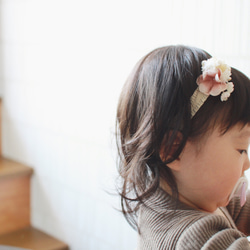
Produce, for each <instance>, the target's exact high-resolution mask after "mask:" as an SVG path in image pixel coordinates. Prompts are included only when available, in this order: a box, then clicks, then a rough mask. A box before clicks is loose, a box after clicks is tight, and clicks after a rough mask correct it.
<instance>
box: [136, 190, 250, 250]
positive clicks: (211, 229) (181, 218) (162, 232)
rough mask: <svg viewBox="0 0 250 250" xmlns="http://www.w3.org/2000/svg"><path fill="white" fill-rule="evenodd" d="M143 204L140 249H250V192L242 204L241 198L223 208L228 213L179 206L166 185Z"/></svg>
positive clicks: (140, 222) (140, 221) (140, 223)
mask: <svg viewBox="0 0 250 250" xmlns="http://www.w3.org/2000/svg"><path fill="white" fill-rule="evenodd" d="M146 205H147V206H150V207H151V208H149V207H147V206H145V205H142V206H141V208H140V213H139V219H138V224H139V228H140V234H139V236H138V250H142V249H143V250H145V249H147V250H149V249H150V250H158V249H162V250H163V249H171V250H172V249H177V250H196V249H197V250H198V249H199V250H200V249H202V250H222V249H229V250H248V249H249V250H250V245H249V242H248V240H247V238H246V235H250V193H249V192H248V197H247V202H246V204H245V205H244V206H243V207H242V208H241V207H240V204H239V200H238V199H234V200H232V201H231V202H230V204H229V205H228V207H227V208H221V211H222V212H223V213H224V215H225V216H221V215H213V214H209V213H205V212H201V211H197V210H195V209H192V208H190V207H188V206H187V205H185V204H183V203H181V204H179V205H178V206H177V209H176V207H175V203H174V202H173V201H172V200H171V198H170V196H169V195H167V194H166V193H165V192H164V191H163V190H162V189H159V191H158V192H157V193H156V194H155V195H153V196H152V197H151V198H150V199H149V200H148V201H147V202H146Z"/></svg>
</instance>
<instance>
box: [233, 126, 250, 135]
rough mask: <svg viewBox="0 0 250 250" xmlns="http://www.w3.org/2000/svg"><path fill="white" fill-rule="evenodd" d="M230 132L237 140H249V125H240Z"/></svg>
mask: <svg viewBox="0 0 250 250" xmlns="http://www.w3.org/2000/svg"><path fill="white" fill-rule="evenodd" d="M230 132H231V133H232V135H233V136H234V137H237V138H250V124H246V125H245V126H244V127H242V125H241V126H240V125H236V126H234V127H233V128H232V129H231V130H230Z"/></svg>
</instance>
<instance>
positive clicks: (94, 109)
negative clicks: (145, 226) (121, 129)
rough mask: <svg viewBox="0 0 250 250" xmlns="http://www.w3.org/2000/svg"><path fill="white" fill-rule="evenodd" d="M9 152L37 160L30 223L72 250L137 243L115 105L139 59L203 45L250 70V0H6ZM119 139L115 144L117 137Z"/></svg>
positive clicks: (2, 47) (3, 48) (3, 47)
mask: <svg viewBox="0 0 250 250" xmlns="http://www.w3.org/2000/svg"><path fill="white" fill-rule="evenodd" d="M0 7H1V25H2V27H1V37H0V58H1V59H0V82H1V84H0V87H1V86H2V88H1V89H0V94H1V93H2V96H3V101H4V110H3V111H4V114H3V153H4V155H5V156H8V157H10V158H13V159H15V160H18V161H20V162H23V163H26V164H28V165H30V166H32V167H33V168H34V170H35V173H34V177H33V180H32V223H33V225H34V226H36V227H38V228H41V229H43V230H44V231H46V232H48V233H50V234H52V235H54V236H56V237H58V238H59V239H62V240H64V241H65V242H67V243H68V244H69V245H70V247H71V249H73V250H83V249H88V250H91V249H94V250H98V249H101V250H102V249H109V250H110V249H119V250H120V249H121V250H122V249H134V248H135V245H136V233H135V232H134V231H133V230H132V229H131V228H130V227H129V226H128V225H127V223H126V222H125V220H124V219H123V217H122V216H121V214H119V213H118V212H116V211H115V210H114V208H113V207H117V206H118V198H117V197H115V196H111V195H109V194H107V192H106V190H107V191H114V179H115V176H116V162H115V160H116V157H115V152H114V145H113V144H114V137H113V132H114V123H115V110H116V104H117V99H118V95H119V93H120V90H121V87H122V85H123V83H124V81H125V79H126V77H127V75H128V74H129V72H130V70H131V69H132V67H133V65H134V64H135V63H136V61H137V60H138V59H139V58H140V57H142V56H143V55H144V54H146V53H147V52H149V51H150V50H152V49H154V48H156V47H159V46H163V45H168V44H187V45H194V46H198V47H201V48H203V49H205V50H207V51H208V52H209V53H211V54H213V55H215V56H217V57H221V58H223V59H225V60H226V61H227V62H228V63H229V64H231V65H232V66H235V67H237V68H239V69H240V70H242V71H243V72H244V73H246V74H247V75H248V76H249V75H250V67H249V65H250V16H249V13H250V1H248V0H209V1H205V0H189V1H186V0H155V1H147V0H126V1H119V0H106V1H103V0H96V1H86V0H1V2H0ZM112 143H113V144H112Z"/></svg>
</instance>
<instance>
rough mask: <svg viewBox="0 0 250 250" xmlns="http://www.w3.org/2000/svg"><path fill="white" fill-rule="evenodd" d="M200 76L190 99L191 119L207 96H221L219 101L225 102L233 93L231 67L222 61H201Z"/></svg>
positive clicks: (214, 59) (212, 59)
mask: <svg viewBox="0 0 250 250" xmlns="http://www.w3.org/2000/svg"><path fill="white" fill-rule="evenodd" d="M201 64H202V74H201V75H200V76H199V77H198V78H197V80H196V83H197V85H198V87H197V89H196V90H195V92H194V93H193V95H192V96H191V98H190V101H191V118H192V117H193V116H194V115H195V114H196V112H197V111H198V110H199V109H200V107H201V106H202V105H203V103H204V102H205V101H206V100H207V98H208V97H209V95H212V96H218V95H220V94H221V96H220V99H221V101H222V102H223V101H227V99H228V98H229V97H230V94H231V93H232V92H233V91H234V84H233V83H232V82H229V81H230V80H231V77H230V76H231V67H230V66H228V65H227V64H225V63H224V62H223V61H222V60H219V59H216V58H214V57H212V58H210V59H208V60H204V61H202V63H201Z"/></svg>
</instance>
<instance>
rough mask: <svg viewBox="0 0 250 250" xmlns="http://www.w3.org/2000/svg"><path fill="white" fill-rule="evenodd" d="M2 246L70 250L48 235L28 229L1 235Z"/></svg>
mask: <svg viewBox="0 0 250 250" xmlns="http://www.w3.org/2000/svg"><path fill="white" fill-rule="evenodd" d="M0 245H7V246H12V247H21V248H27V249H32V250H68V249H69V248H68V246H67V245H66V244H65V243H63V242H62V241H60V240H57V239H55V238H54V237H52V236H49V235H48V234H46V233H44V232H42V231H40V230H38V229H35V228H34V227H27V228H24V229H20V230H17V231H15V232H11V233H8V234H4V235H0Z"/></svg>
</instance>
